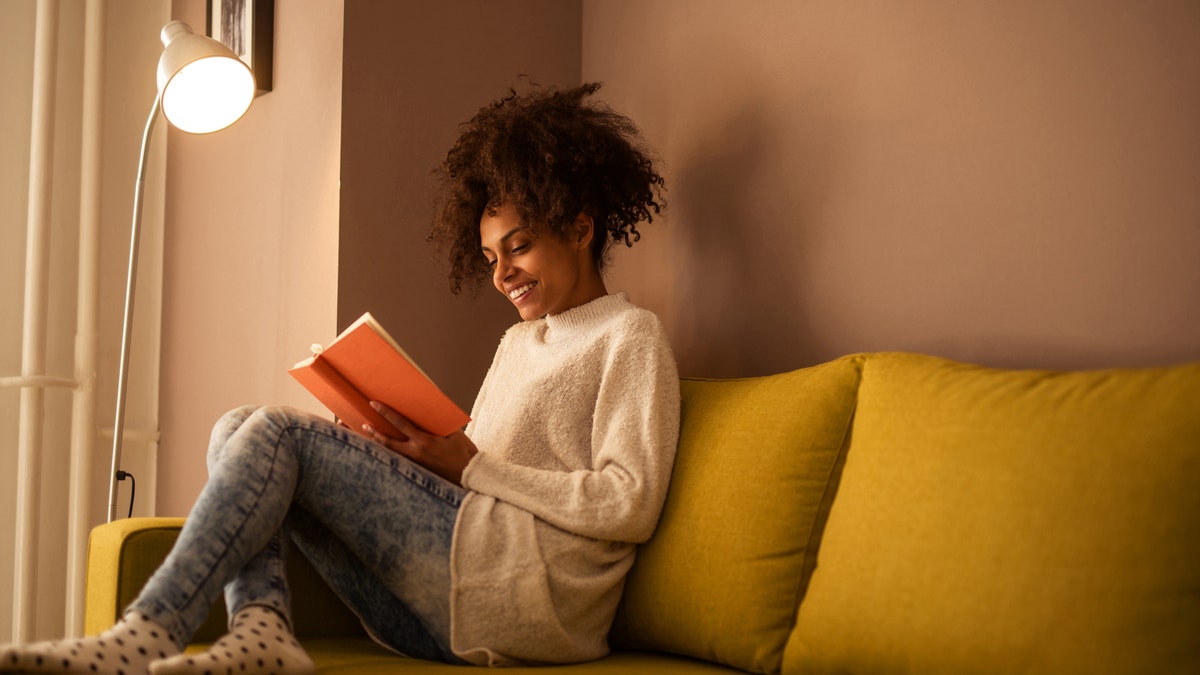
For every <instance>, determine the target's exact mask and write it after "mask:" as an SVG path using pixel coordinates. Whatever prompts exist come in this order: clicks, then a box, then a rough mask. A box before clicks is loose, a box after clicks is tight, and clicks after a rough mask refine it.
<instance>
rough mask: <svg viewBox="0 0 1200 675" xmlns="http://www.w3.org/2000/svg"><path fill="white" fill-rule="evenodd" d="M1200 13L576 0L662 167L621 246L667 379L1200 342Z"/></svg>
mask: <svg viewBox="0 0 1200 675" xmlns="http://www.w3.org/2000/svg"><path fill="white" fill-rule="evenodd" d="M1198 34H1200V5H1197V4H1196V3H1195V2H1191V1H1190V0H1174V1H1162V2H1145V3H1130V2H1125V1H1123V0H1105V1H1102V2H1101V1H1097V0H1055V1H1053V2H1002V1H991V0H976V1H972V2H949V1H942V0H913V1H909V2H891V1H889V0H855V1H853V2H843V1H832V0H831V1H824V0H819V1H811V2H791V1H786V0H780V1H773V2H772V1H763V0H759V1H756V2H744V3H731V2H721V1H717V0H654V1H651V2H645V1H641V0H637V1H635V0H603V1H596V0H585V2H584V13H583V64H582V68H583V73H582V74H583V79H584V80H602V81H605V82H607V85H606V87H605V88H604V89H602V90H601V94H603V95H604V96H605V97H606V98H607V99H608V100H609V101H610V102H611V103H612V104H613V105H614V107H616V108H617V109H619V110H622V111H624V112H626V113H627V114H629V115H630V116H631V117H632V118H633V119H634V120H636V121H637V122H638V123H639V124H640V125H641V126H642V128H643V130H644V132H645V134H646V136H647V137H648V138H649V140H650V141H651V142H652V143H653V144H655V145H656V146H657V147H658V148H659V150H660V151H661V153H662V157H663V159H664V161H665V164H664V166H665V167H666V172H667V174H666V175H667V179H668V188H669V196H668V201H669V203H670V208H669V216H668V217H667V218H665V219H664V222H663V226H662V227H661V228H660V227H657V224H656V225H655V226H651V227H647V228H646V238H645V240H644V241H643V243H642V244H639V246H638V247H635V248H634V249H633V250H632V251H629V252H628V255H626V256H624V258H623V259H622V258H618V259H617V260H618V263H617V265H616V270H615V277H614V279H615V281H614V283H613V284H610V288H611V287H613V286H624V287H625V288H627V289H628V290H629V291H630V292H631V294H632V295H633V297H634V299H635V301H639V302H641V303H642V304H645V305H647V306H649V307H651V308H653V309H655V310H656V311H658V312H659V313H660V314H661V315H662V316H663V317H664V319H665V320H666V322H667V325H668V330H669V333H670V335H671V338H672V340H673V342H674V344H675V346H676V350H677V355H678V358H679V360H680V364H681V371H682V372H683V373H684V374H686V375H706V376H739V375H755V374H761V373H769V372H777V371H780V370H785V369H790V368H796V367H800V366H803V365H806V364H811V363H815V362H819V361H822V360H825V359H829V358H833V357H836V356H838V355H841V354H845V353H850V352H855V351H860V350H886V349H902V350H914V351H922V352H928V353H933V354H938V355H943V356H947V357H952V358H958V359H964V360H970V361H976V362H982V363H985V364H991V365H998V366H1037V367H1041V366H1047V367H1061V368H1069V367H1095V366H1126V365H1129V366H1133V365H1146V364H1162V363H1169V362H1175V361H1180V360H1185V359H1197V358H1200V264H1197V260H1198V259H1200V227H1197V223H1200V196H1198V195H1200V192H1198V191H1197V190H1196V186H1197V185H1200V125H1198V124H1197V123H1196V120H1197V119H1200V41H1197V40H1196V39H1195V37H1196V35H1198Z"/></svg>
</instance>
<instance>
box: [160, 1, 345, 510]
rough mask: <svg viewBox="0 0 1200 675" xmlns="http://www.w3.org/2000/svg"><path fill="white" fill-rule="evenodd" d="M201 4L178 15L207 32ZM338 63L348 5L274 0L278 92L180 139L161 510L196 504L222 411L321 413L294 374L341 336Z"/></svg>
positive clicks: (172, 163)
mask: <svg viewBox="0 0 1200 675" xmlns="http://www.w3.org/2000/svg"><path fill="white" fill-rule="evenodd" d="M204 5H205V2H204V0H176V1H175V3H174V11H173V15H174V17H175V18H177V19H182V20H184V21H187V22H188V23H190V24H191V25H192V26H194V27H203V26H204ZM199 30H202V28H200V29H199ZM341 54H342V3H341V2H340V0H333V1H328V0H319V1H318V0H287V1H283V2H277V3H276V8H275V61H274V63H275V70H274V91H272V92H270V93H268V94H266V95H264V96H261V97H260V98H258V99H257V100H256V101H255V102H254V104H253V105H252V106H251V108H250V111H249V112H248V113H247V114H246V116H245V117H244V118H243V119H242V120H240V121H239V122H238V123H237V124H235V125H234V126H232V127H230V128H228V129H226V130H224V131H220V132H218V133H216V134H213V135H212V136H188V135H187V134H184V133H182V132H179V131H177V130H174V129H172V130H171V133H170V137H169V149H168V152H169V160H168V161H169V166H168V173H167V176H168V179H167V205H166V221H167V224H166V235H165V251H164V257H165V263H164V267H165V273H164V276H165V280H164V287H165V288H164V297H163V346H162V358H163V363H162V409H161V428H162V443H161V447H160V451H159V475H158V479H159V484H158V490H159V497H158V513H159V514H160V515H183V514H186V513H187V512H188V511H189V510H190V509H191V505H192V503H193V502H194V501H195V498H196V496H197V495H198V494H199V491H200V488H201V486H203V484H204V480H205V477H206V470H205V468H204V455H205V448H206V443H207V440H208V435H209V430H210V429H211V427H212V425H213V422H215V421H216V419H217V418H218V417H219V416H220V415H221V414H222V413H223V412H225V411H226V410H228V409H230V408H232V407H235V406H238V405H241V404H245V403H286V404H294V405H301V406H306V407H308V408H310V409H313V410H317V409H318V408H319V406H318V405H317V404H315V403H313V402H312V399H311V398H309V397H308V395H307V393H305V392H304V391H303V389H300V388H299V386H298V385H296V384H295V383H294V382H293V381H292V380H291V378H290V376H288V375H287V372H286V371H287V368H288V367H290V366H291V365H292V364H293V363H295V362H296V361H298V360H299V359H301V358H303V357H304V356H305V355H306V354H307V351H308V345H309V344H311V343H313V342H323V341H326V340H328V339H329V338H330V337H332V336H333V335H334V333H335V328H336V325H335V324H336V301H337V300H336V298H337V295H336V294H337V247H338V241H337V231H338V161H339V160H338V155H339V152H340V135H341V81H342V66H341V63H342V58H341Z"/></svg>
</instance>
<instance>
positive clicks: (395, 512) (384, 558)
mask: <svg viewBox="0 0 1200 675" xmlns="http://www.w3.org/2000/svg"><path fill="white" fill-rule="evenodd" d="M213 446H214V447H213V452H214V454H215V455H218V457H217V458H216V461H215V462H214V468H213V471H212V475H211V476H210V479H209V482H208V484H207V485H206V487H205V488H204V490H203V491H202V493H201V495H200V498H199V499H198V500H197V503H196V506H195V508H194V509H193V512H192V514H191V516H189V518H188V521H187V524H186V525H185V527H184V528H183V530H182V532H181V533H180V537H179V540H178V541H177V542H176V545H175V547H174V549H173V550H172V552H171V554H170V555H168V557H167V559H166V560H165V561H164V562H163V565H162V567H160V569H159V570H158V571H157V572H156V573H155V575H154V576H153V577H152V578H151V580H150V582H148V583H147V585H146V587H145V588H144V589H143V592H142V593H141V595H140V596H139V598H138V599H137V600H136V601H135V603H134V604H133V605H132V606H131V608H130V610H129V611H128V612H127V614H126V620H123V621H122V622H121V623H122V624H124V623H125V622H126V621H127V620H129V619H130V618H131V617H132V618H133V619H135V620H136V621H138V622H143V623H147V624H150V625H153V626H155V627H163V628H164V629H165V630H163V631H157V630H155V631H153V632H154V633H155V634H156V635H158V636H159V639H160V640H162V641H165V643H166V645H167V646H165V647H164V646H163V645H162V644H159V643H156V644H154V645H149V646H143V645H135V644H134V642H132V641H131V640H129V639H125V638H127V637H128V634H127V633H121V634H120V635H121V636H125V637H123V638H122V639H121V640H120V643H123V644H124V645H127V646H128V647H129V648H132V647H133V646H136V647H137V649H138V651H139V653H141V654H142V656H143V658H144V659H153V658H154V657H155V656H161V655H163V654H165V653H169V652H172V651H176V650H177V649H178V648H179V647H181V646H182V645H183V644H184V643H186V642H187V640H188V639H189V638H190V636H191V635H192V633H193V632H194V631H195V629H196V628H197V627H198V626H199V624H200V623H201V622H202V621H203V619H204V617H205V616H206V615H207V612H208V609H209V608H210V607H211V604H212V603H213V602H214V601H215V599H216V596H217V594H218V593H220V592H221V588H222V586H224V585H225V583H226V582H227V581H230V580H233V579H234V578H235V577H237V578H238V584H234V585H232V586H231V589H232V592H233V596H234V597H233V598H232V599H233V602H232V603H230V610H231V612H232V613H237V614H240V613H241V611H242V610H243V609H253V608H254V607H256V606H257V605H254V604H251V603H262V604H263V606H268V607H279V608H281V616H283V617H285V618H286V611H287V609H286V607H287V603H286V597H287V590H286V584H285V583H283V580H282V574H278V575H274V573H272V572H270V570H272V569H274V568H275V566H274V563H271V562H270V560H269V558H270V557H271V554H270V552H268V558H267V559H265V561H266V562H267V563H268V564H265V565H262V566H259V565H250V566H247V563H250V562H251V560H252V559H253V558H255V557H256V556H258V555H259V553H260V552H262V551H263V550H264V549H265V548H266V547H267V545H268V543H270V542H271V541H272V540H273V539H277V537H278V533H279V529H280V527H281V526H282V524H283V521H284V518H285V517H286V515H287V513H288V511H289V509H290V508H291V505H292V501H293V499H294V498H296V497H297V495H298V494H303V495H304V500H303V504H304V505H305V508H306V509H307V510H309V511H310V512H314V509H313V508H312V507H314V506H315V512H319V513H320V514H321V518H322V519H323V521H327V522H325V524H326V525H330V524H331V523H332V522H333V521H337V522H338V523H340V524H341V525H342V526H345V527H349V529H348V530H343V535H345V536H346V537H347V538H346V539H345V541H346V543H347V544H350V545H352V546H354V547H355V548H354V549H353V550H355V553H356V555H359V556H365V557H366V558H371V559H372V560H371V564H370V565H368V568H369V569H371V570H376V571H380V570H382V571H384V572H386V574H385V575H384V576H383V577H381V578H383V579H385V580H386V587H387V588H389V589H392V590H393V592H394V593H396V594H397V595H398V596H399V598H398V599H396V602H397V603H399V604H400V605H402V606H409V607H410V608H411V611H412V613H413V615H414V616H416V617H418V620H419V621H420V623H421V625H424V626H428V627H432V628H431V630H436V631H437V632H439V633H441V632H443V630H444V629H443V628H442V627H443V626H447V625H448V608H446V605H448V595H449V592H448V589H449V585H448V584H449V582H448V574H447V573H446V571H445V570H446V568H448V554H447V556H446V559H444V560H442V561H441V562H440V568H441V569H440V572H439V571H437V569H436V568H438V567H439V565H433V566H432V567H433V568H435V569H434V570H433V571H432V573H431V574H432V576H433V577H435V578H434V579H433V581H432V582H429V581H428V579H427V578H428V577H429V574H430V570H428V569H425V568H427V567H430V566H429V565H424V566H422V567H421V568H420V569H413V570H412V574H411V575H409V574H408V572H407V571H406V570H405V569H404V566H405V563H403V562H401V559H402V558H403V555H404V554H405V552H404V551H403V550H398V549H402V548H403V547H405V546H406V544H403V543H400V542H403V541H404V540H405V537H406V536H407V535H406V534H405V531H406V529H408V528H411V527H413V526H414V525H416V524H420V525H422V526H424V525H426V524H427V523H428V522H429V521H430V519H431V518H430V516H431V515H433V514H430V513H422V514H413V513H406V510H407V509H408V508H409V507H412V506H413V505H414V504H420V503H426V504H436V505H438V509H435V510H438V511H439V513H440V514H441V515H440V516H438V517H437V518H434V520H437V521H438V522H440V523H441V524H440V525H439V526H438V532H440V533H441V534H439V535H437V537H440V538H442V539H444V540H445V541H446V542H447V543H446V544H445V547H446V550H447V551H448V539H449V535H448V534H447V533H448V532H450V531H452V528H453V521H454V517H455V515H456V513H457V508H458V504H459V501H460V500H461V497H462V494H463V491H462V490H461V489H460V488H457V487H455V486H453V485H450V484H448V483H445V481H441V480H440V479H437V478H436V477H434V476H432V475H431V474H427V472H423V471H422V470H419V469H418V468H417V467H415V466H413V465H412V464H411V463H409V462H407V460H404V461H402V462H398V461H396V460H399V459H400V458H398V457H397V456H396V455H394V454H393V453H391V452H390V451H388V450H386V449H385V448H382V447H381V446H378V445H376V444H374V443H372V442H370V441H369V440H367V439H366V438H365V437H362V436H360V435H358V434H355V433H353V432H350V431H348V430H346V429H343V428H341V427H338V426H336V425H334V424H332V423H331V422H328V421H325V420H321V419H319V418H316V417H313V416H310V415H306V414H303V413H298V412H296V411H291V410H287V409H281V408H265V409H258V410H251V409H239V410H238V411H234V412H233V413H230V414H229V415H228V416H226V417H225V418H223V419H222V420H221V422H220V423H219V424H218V427H217V429H216V430H214V434H213ZM300 486H303V489H302V490H299V491H298V488H299V487H300ZM413 491H417V492H418V493H421V494H422V495H425V496H423V497H420V498H418V499H416V500H414V499H413V498H412V497H411V496H410V495H409V494H408V493H411V492H413ZM429 496H432V497H433V498H432V499H430V498H429ZM325 509H328V512H326V511H325ZM430 536H433V535H431V534H422V535H419V536H418V537H417V538H416V539H413V540H410V544H412V542H423V541H425V540H426V539H428V538H429V537H430ZM373 547H378V549H374V548H373ZM262 560H264V559H260V561H262ZM256 569H258V570H268V574H267V582H266V583H265V584H261V583H258V582H261V581H262V579H258V580H256V579H253V578H250V579H248V578H247V575H249V576H251V577H252V576H254V574H255V572H254V570H256ZM422 575H424V576H422ZM419 578H420V579H421V580H418V579H419ZM247 584H249V586H250V587H254V588H265V589H266V590H265V591H264V592H263V593H261V594H259V595H255V594H246V593H239V592H238V588H239V586H242V587H245V586H246V585H247ZM442 585H444V587H445V592H442V591H440V590H439V591H437V592H435V593H429V592H428V590H427V589H428V588H431V587H438V586H442ZM438 596H442V597H441V598H440V599H439V597H438ZM272 599H274V600H275V602H272ZM410 601H411V605H409V602H410ZM137 625H138V626H141V625H142V623H138V624H137ZM120 628H122V626H121V624H118V626H117V627H115V628H114V630H117V629H120ZM126 628H128V627H126ZM122 630H124V629H122ZM110 632H111V631H110ZM137 632H138V634H139V639H142V637H143V636H145V634H146V631H144V630H141V629H140V628H139V629H138V631H137ZM164 633H165V635H164ZM111 638H112V636H110V635H109V633H106V634H105V636H100V643H99V644H100V646H102V647H103V648H104V649H105V650H109V651H106V652H104V653H102V654H100V653H98V654H97V656H96V657H95V658H93V660H92V662H91V663H90V664H89V666H96V665H98V666H99V668H98V669H97V672H101V673H113V674H114V675H121V673H122V672H130V673H132V672H144V670H145V661H141V662H139V663H137V664H135V665H134V667H132V668H120V667H116V668H110V667H109V666H111V665H112V664H113V663H114V659H113V658H112V657H111V655H112V653H113V652H112V651H111V650H113V649H116V647H114V646H113V645H114V643H116V641H115V640H113V639H111ZM90 640H92V641H93V642H94V641H95V640H96V638H91V639H90ZM395 642H403V641H402V640H393V643H395ZM94 646H96V645H93V644H92V643H91V642H89V643H88V644H87V649H91V648H92V647H94ZM38 647H39V649H40V646H38ZM159 647H163V648H162V649H159ZM56 648H57V647H56ZM67 648H71V645H66V646H64V647H63V649H67ZM39 649H33V648H26V647H18V648H14V649H10V650H5V651H4V655H3V659H0V661H10V660H11V663H12V664H13V665H12V667H9V666H8V664H6V663H3V662H0V670H5V669H8V670H12V669H13V668H16V669H20V670H39V671H58V672H64V671H66V672H69V671H70V668H73V667H74V665H72V666H70V667H67V666H66V665H63V666H58V665H56V664H53V663H49V661H50V660H49V659H47V658H45V654H44V653H43V652H42V651H39ZM76 649H79V648H78V647H77V648H76ZM106 656H107V657H109V658H108V659H107V661H106V660H105V657H106ZM35 658H36V659H37V665H38V667H37V668H34V667H33V664H34V659H35ZM63 661H64V662H65V661H66V659H63ZM98 661H99V662H100V663H97V662H98ZM43 662H46V663H45V664H43ZM71 663H72V664H74V663H75V662H74V661H72V662H71ZM43 665H45V666H46V667H43ZM176 665H178V664H176Z"/></svg>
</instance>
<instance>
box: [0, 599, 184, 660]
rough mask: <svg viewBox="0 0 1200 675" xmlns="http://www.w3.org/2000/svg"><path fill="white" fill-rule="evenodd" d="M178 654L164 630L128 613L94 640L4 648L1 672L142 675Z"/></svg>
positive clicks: (134, 613)
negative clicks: (159, 662)
mask: <svg viewBox="0 0 1200 675" xmlns="http://www.w3.org/2000/svg"><path fill="white" fill-rule="evenodd" d="M178 653H179V647H177V646H175V640H174V638H173V637H172V636H171V634H170V633H168V632H167V631H166V629H164V628H163V627H162V626H159V625H158V624H156V623H154V622H153V621H150V619H149V618H147V617H146V616H145V615H143V614H142V613H141V612H137V611H131V612H127V613H126V614H125V617H124V618H123V619H121V620H120V621H118V622H117V625H115V626H113V627H112V628H110V629H108V630H107V631H105V632H104V633H101V634H100V635H96V636H94V637H87V638H81V639H78V640H72V639H66V640H58V641H55V642H39V643H36V644H32V645H25V646H8V647H4V648H3V649H2V650H0V672H9V673H12V672H21V673H86V674H87V675H92V674H93V673H94V674H95V675H143V674H144V673H145V672H146V669H147V667H149V664H150V663H151V662H152V661H156V660H159V659H164V658H167V657H170V656H172V655H174V654H178Z"/></svg>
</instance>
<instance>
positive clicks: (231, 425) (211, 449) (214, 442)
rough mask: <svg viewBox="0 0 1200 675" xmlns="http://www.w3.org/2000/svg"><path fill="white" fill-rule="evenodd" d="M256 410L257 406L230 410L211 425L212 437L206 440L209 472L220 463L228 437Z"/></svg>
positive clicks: (245, 406)
mask: <svg viewBox="0 0 1200 675" xmlns="http://www.w3.org/2000/svg"><path fill="white" fill-rule="evenodd" d="M258 409H259V406H256V405H244V406H241V407H239V408H234V409H233V410H230V411H229V412H227V413H225V414H224V415H222V416H221V417H220V419H218V420H217V423H216V424H214V425H213V428H212V435H211V436H210V437H209V439H208V468H209V470H212V467H213V465H215V464H216V463H217V462H218V461H220V459H221V456H222V455H223V454H224V452H225V443H226V442H227V441H228V440H229V437H230V436H232V435H233V434H234V433H235V432H237V430H238V429H241V428H242V425H243V424H245V423H246V420H247V419H249V418H250V416H251V415H253V414H254V413H255V411H257V410H258Z"/></svg>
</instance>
